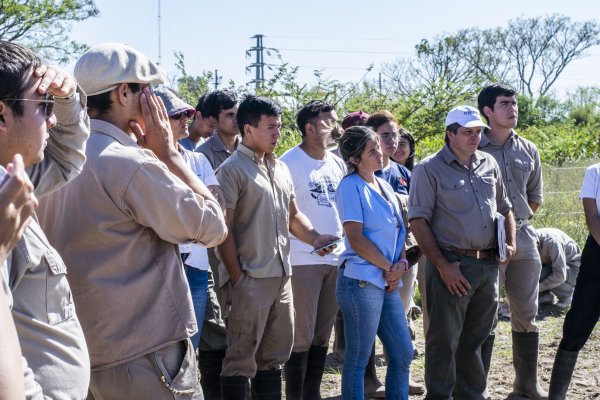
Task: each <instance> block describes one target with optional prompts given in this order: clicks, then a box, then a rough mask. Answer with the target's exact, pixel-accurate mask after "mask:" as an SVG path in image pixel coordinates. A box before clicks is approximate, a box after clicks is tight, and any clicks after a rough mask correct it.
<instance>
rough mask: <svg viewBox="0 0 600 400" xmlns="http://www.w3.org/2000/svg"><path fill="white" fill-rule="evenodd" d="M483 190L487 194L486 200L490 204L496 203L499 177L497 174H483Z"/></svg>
mask: <svg viewBox="0 0 600 400" xmlns="http://www.w3.org/2000/svg"><path fill="white" fill-rule="evenodd" d="M480 178H481V191H482V193H483V194H484V195H485V202H486V203H488V204H495V203H496V183H497V182H498V179H497V178H496V177H495V176H482V177H480Z"/></svg>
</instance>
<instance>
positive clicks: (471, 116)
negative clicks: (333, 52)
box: [446, 106, 489, 129]
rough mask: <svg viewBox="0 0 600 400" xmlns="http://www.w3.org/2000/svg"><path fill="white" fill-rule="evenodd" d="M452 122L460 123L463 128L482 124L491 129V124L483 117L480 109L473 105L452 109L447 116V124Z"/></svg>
mask: <svg viewBox="0 0 600 400" xmlns="http://www.w3.org/2000/svg"><path fill="white" fill-rule="evenodd" d="M452 124H459V125H460V126H462V127H463V128H473V127H476V126H481V127H485V128H488V129H489V126H487V125H486V124H485V123H484V122H483V120H482V119H481V115H480V114H479V110H477V109H476V108H475V107H471V106H458V107H454V108H453V109H452V110H450V112H449V113H448V116H447V117H446V126H450V125H452Z"/></svg>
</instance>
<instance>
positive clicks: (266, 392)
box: [250, 369, 281, 400]
mask: <svg viewBox="0 0 600 400" xmlns="http://www.w3.org/2000/svg"><path fill="white" fill-rule="evenodd" d="M250 388H251V391H252V400H281V370H280V369H269V370H266V371H256V375H255V376H254V378H252V384H251V385H250Z"/></svg>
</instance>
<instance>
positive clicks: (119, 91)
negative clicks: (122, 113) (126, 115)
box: [113, 83, 131, 105]
mask: <svg viewBox="0 0 600 400" xmlns="http://www.w3.org/2000/svg"><path fill="white" fill-rule="evenodd" d="M127 89H129V85H127V84H126V83H121V84H119V86H117V88H116V89H114V90H113V93H115V97H116V99H115V100H116V101H117V102H118V103H119V104H121V105H126V104H127V101H128V100H129V99H128V96H130V95H131V93H129V92H128V91H127ZM113 101H114V100H113Z"/></svg>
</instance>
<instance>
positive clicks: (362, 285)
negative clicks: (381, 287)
mask: <svg viewBox="0 0 600 400" xmlns="http://www.w3.org/2000/svg"><path fill="white" fill-rule="evenodd" d="M368 283H369V282H367V281H358V287H359V288H364V287H366V286H367V284H368Z"/></svg>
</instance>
